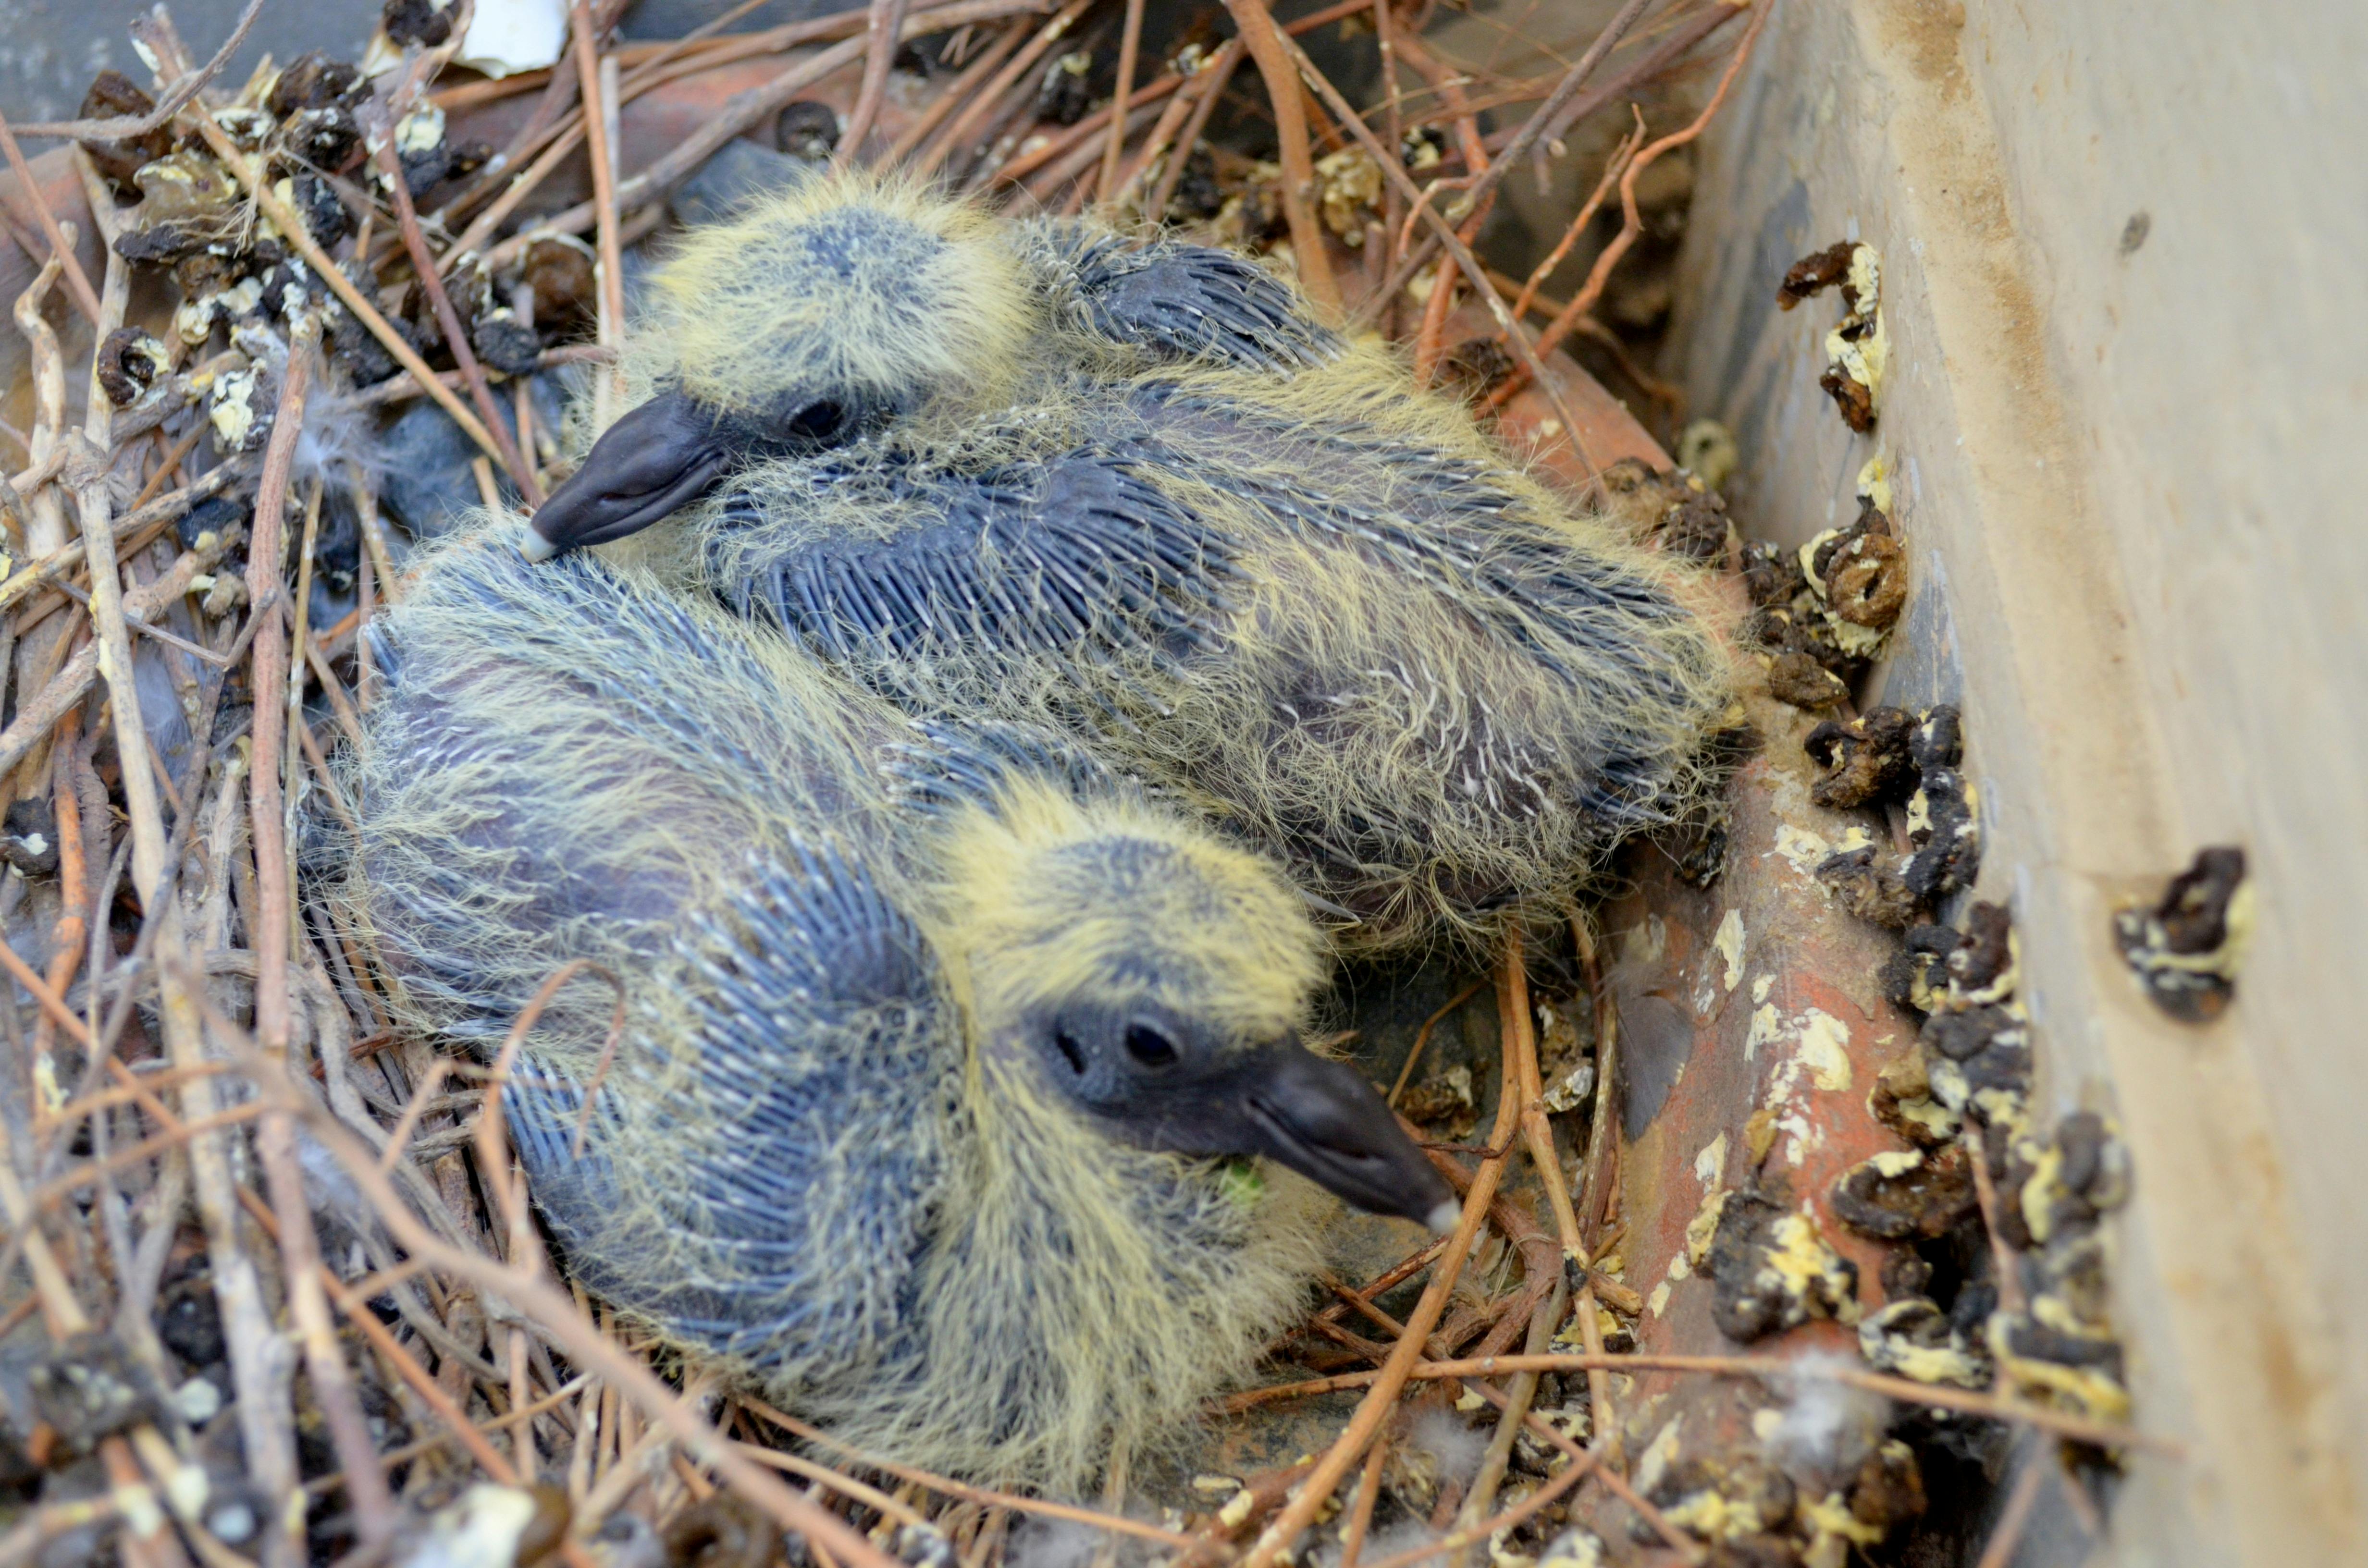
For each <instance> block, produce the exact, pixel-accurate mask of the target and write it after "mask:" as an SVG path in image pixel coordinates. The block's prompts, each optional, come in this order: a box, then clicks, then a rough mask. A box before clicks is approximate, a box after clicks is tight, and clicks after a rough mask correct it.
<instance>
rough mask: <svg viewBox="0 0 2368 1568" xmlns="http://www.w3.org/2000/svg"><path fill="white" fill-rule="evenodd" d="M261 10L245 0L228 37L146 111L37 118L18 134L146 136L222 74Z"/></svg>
mask: <svg viewBox="0 0 2368 1568" xmlns="http://www.w3.org/2000/svg"><path fill="white" fill-rule="evenodd" d="M262 14H263V0H246V6H245V9H244V10H242V11H240V12H239V14H238V22H237V24H236V25H235V26H233V28H231V31H230V37H228V38H226V39H224V40H222V47H221V48H220V49H217V50H216V51H214V56H213V58H212V59H211V60H209V61H207V62H205V63H204V64H203V65H200V66H199V67H198V68H197V69H196V70H194V71H192V72H189V73H188V74H186V75H183V76H181V77H179V78H178V79H176V81H175V82H174V83H173V85H172V86H171V88H170V89H168V90H167V91H166V92H165V95H164V96H163V97H160V98H158V99H157V100H156V107H155V108H152V109H150V110H149V111H148V112H147V113H146V114H124V115H114V116H111V117H109V118H108V119H51V120H36V121H34V122H32V123H30V124H27V125H20V126H18V127H17V134H18V135H20V136H71V137H73V138H74V140H76V141H79V142H129V141H132V140H134V139H136V138H139V137H142V136H145V135H147V134H148V133H149V132H150V131H154V130H155V129H156V128H157V127H159V126H162V125H169V124H171V123H172V121H173V117H174V116H175V115H176V114H178V113H180V112H181V110H182V108H184V107H185V106H186V105H187V104H188V103H189V101H190V100H191V99H193V98H195V97H197V96H198V94H199V92H200V91H201V90H203V88H204V87H205V85H206V84H207V83H208V82H211V81H212V80H213V79H214V78H215V77H216V76H217V75H219V74H221V73H222V67H223V66H224V65H226V64H228V63H229V62H230V57H231V56H232V55H233V54H235V53H237V52H238V46H239V45H240V44H243V43H245V41H246V35H247V33H248V31H249V30H250V29H251V28H254V26H255V18H256V17H259V16H261V15H262Z"/></svg>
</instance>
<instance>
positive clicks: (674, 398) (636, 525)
mask: <svg viewBox="0 0 2368 1568" xmlns="http://www.w3.org/2000/svg"><path fill="white" fill-rule="evenodd" d="M731 457H732V446H731V443H730V440H729V438H728V436H727V433H726V432H725V431H724V429H723V427H722V426H721V423H720V422H719V421H718V420H717V419H716V417H715V415H713V414H712V413H711V412H710V411H708V410H706V409H704V408H701V407H700V405H699V404H698V403H695V402H693V401H692V400H691V399H690V397H689V395H688V394H686V393H684V392H660V393H659V394H658V395H657V396H655V397H654V398H652V399H650V400H649V401H648V402H647V403H643V404H642V405H641V406H640V407H639V408H636V409H634V410H633V411H632V413H630V414H627V415H625V416H624V417H623V418H621V419H620V420H618V421H617V422H616V423H615V424H614V425H611V426H609V428H608V431H607V433H606V434H604V435H602V436H601V437H600V438H599V439H598V441H595V442H594V443H593V444H592V450H591V451H590V452H589V453H587V454H586V457H585V459H584V466H583V467H582V468H579V469H577V470H576V471H575V474H574V475H573V476H572V477H570V478H569V480H568V481H567V483H564V484H563V485H561V486H560V487H559V488H558V489H557V490H555V491H553V492H552V495H551V499H550V500H548V501H545V502H544V503H543V504H542V506H541V509H540V510H538V511H537V512H536V513H535V515H534V521H533V525H532V531H531V532H530V533H529V534H528V536H527V540H526V543H525V544H524V545H523V546H522V547H521V548H522V550H523V551H524V553H525V555H526V557H527V559H528V560H529V561H547V560H549V559H550V558H551V557H552V556H554V555H557V554H560V553H561V552H562V551H569V550H574V549H575V548H576V547H577V546H578V545H586V544H606V543H608V542H609V540H618V539H623V538H624V537H625V536H626V535H628V534H633V533H638V532H640V531H641V530H642V529H643V528H648V527H649V526H650V525H651V524H652V523H655V522H657V521H658V520H659V519H661V518H663V517H666V516H668V515H669V514H671V513H673V512H676V511H678V510H680V509H681V508H682V507H684V506H689V504H690V503H691V502H693V501H696V500H697V499H699V497H700V495H701V494H705V493H706V491H707V490H708V488H709V487H710V486H712V485H713V484H714V483H715V482H716V481H717V480H718V479H720V478H722V477H723V470H724V467H725V465H726V464H727V463H728V462H729V461H730V460H731Z"/></svg>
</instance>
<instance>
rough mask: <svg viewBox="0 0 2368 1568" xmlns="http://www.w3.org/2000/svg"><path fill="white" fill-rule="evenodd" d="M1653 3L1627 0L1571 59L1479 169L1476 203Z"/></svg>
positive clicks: (1535, 140) (1524, 152) (1532, 143)
mask: <svg viewBox="0 0 2368 1568" xmlns="http://www.w3.org/2000/svg"><path fill="white" fill-rule="evenodd" d="M1652 3H1653V0H1627V4H1625V5H1623V6H1621V7H1620V9H1619V10H1617V11H1615V12H1613V13H1612V16H1611V20H1610V21H1608V22H1606V23H1605V24H1604V25H1603V30H1602V31H1601V32H1600V33H1598V34H1596V36H1595V41H1594V42H1593V43H1590V44H1588V46H1587V52H1586V53H1584V54H1582V55H1580V56H1579V57H1578V58H1577V60H1576V61H1574V62H1572V63H1571V67H1570V69H1569V70H1568V71H1566V72H1565V73H1564V74H1563V78H1562V80H1561V81H1560V82H1558V83H1556V84H1555V85H1554V91H1553V92H1551V93H1549V94H1547V95H1546V101H1545V102H1544V103H1543V104H1540V105H1539V106H1538V108H1537V111H1536V112H1535V113H1533V114H1531V116H1530V118H1529V119H1527V120H1526V121H1524V122H1523V124H1522V126H1521V129H1520V131H1518V132H1517V133H1516V134H1515V135H1514V137H1513V139H1512V141H1511V142H1508V143H1506V146H1505V150H1504V151H1503V152H1502V153H1498V154H1497V161H1496V162H1495V163H1494V164H1493V165H1490V166H1489V167H1488V168H1486V170H1482V171H1479V172H1478V175H1479V177H1478V178H1477V179H1475V180H1474V182H1473V185H1472V188H1471V190H1470V191H1469V192H1468V195H1469V197H1470V199H1471V200H1472V201H1473V203H1474V205H1477V204H1478V203H1480V202H1482V201H1485V200H1486V199H1488V193H1489V192H1491V191H1493V190H1495V189H1496V188H1497V182H1498V181H1499V180H1502V179H1503V178H1504V177H1505V172H1506V171H1507V170H1508V169H1510V168H1511V167H1512V166H1513V165H1515V164H1517V163H1519V162H1520V161H1521V159H1522V158H1523V157H1525V156H1527V155H1528V153H1529V151H1530V149H1531V148H1532V147H1535V146H1537V145H1539V143H1540V142H1543V140H1544V137H1545V133H1546V126H1547V125H1548V124H1549V123H1551V122H1552V120H1553V119H1554V116H1556V115H1558V114H1560V113H1561V112H1562V111H1563V108H1565V106H1566V105H1567V104H1568V103H1569V102H1570V100H1571V99H1572V98H1574V97H1577V95H1578V90H1579V88H1581V87H1583V86H1585V85H1587V79H1588V77H1589V76H1592V75H1593V74H1595V68H1596V67H1597V66H1599V65H1600V64H1602V63H1603V57H1604V56H1605V55H1607V54H1610V53H1611V46H1612V45H1614V44H1616V43H1618V42H1619V41H1620V40H1621V38H1622V36H1623V35H1624V34H1625V33H1626V32H1627V31H1628V29H1629V28H1632V27H1634V26H1635V24H1636V18H1637V17H1641V16H1643V15H1644V14H1645V7H1646V6H1650V5H1651V4H1652ZM1762 8H1763V9H1765V6H1763V7H1762Z"/></svg>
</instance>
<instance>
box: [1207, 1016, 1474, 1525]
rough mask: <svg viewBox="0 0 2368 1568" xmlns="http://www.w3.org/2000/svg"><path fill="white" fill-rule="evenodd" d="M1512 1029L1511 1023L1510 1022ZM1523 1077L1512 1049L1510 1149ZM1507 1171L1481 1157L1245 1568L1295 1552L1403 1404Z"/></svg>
mask: <svg viewBox="0 0 2368 1568" xmlns="http://www.w3.org/2000/svg"><path fill="white" fill-rule="evenodd" d="M1505 1027H1507V1028H1510V1027H1511V1025H1510V1023H1509V1022H1508V1023H1507V1024H1506V1026H1505ZM1520 1102H1521V1094H1520V1081H1519V1080H1518V1079H1517V1078H1516V1077H1515V1076H1514V1069H1513V1053H1512V1051H1509V1050H1508V1051H1506V1053H1505V1079H1504V1085H1503V1087H1502V1089H1501V1090H1500V1091H1499V1093H1498V1096H1497V1126H1496V1130H1495V1131H1494V1132H1493V1133H1491V1135H1490V1136H1489V1139H1488V1147H1489V1148H1491V1149H1497V1150H1504V1149H1506V1148H1507V1146H1508V1144H1509V1143H1510V1142H1511V1140H1512V1135H1513V1131H1514V1129H1515V1127H1516V1126H1518V1125H1519V1120H1520ZM1504 1174H1505V1155H1504V1154H1503V1153H1499V1154H1497V1155H1496V1156H1495V1157H1493V1158H1489V1159H1485V1160H1483V1161H1481V1162H1480V1168H1479V1170H1478V1171H1477V1172H1476V1173H1475V1174H1474V1176H1473V1178H1472V1186H1471V1189H1470V1190H1469V1191H1468V1192H1466V1193H1465V1194H1464V1197H1463V1216H1462V1218H1461V1219H1460V1220H1458V1221H1457V1222H1456V1226H1455V1230H1454V1232H1453V1233H1452V1234H1451V1235H1450V1236H1449V1237H1448V1240H1447V1246H1446V1248H1445V1250H1444V1251H1442V1252H1441V1253H1440V1257H1439V1263H1438V1266H1437V1267H1435V1268H1433V1269H1432V1271H1431V1276H1430V1283H1429V1285H1427V1286H1426V1287H1424V1289H1423V1292H1422V1297H1421V1299H1420V1300H1418V1301H1416V1302H1415V1306H1414V1311H1413V1312H1409V1313H1407V1314H1406V1332H1405V1333H1404V1334H1402V1335H1399V1336H1398V1342H1397V1344H1396V1345H1395V1346H1392V1347H1391V1350H1390V1356H1389V1359H1388V1360H1386V1361H1384V1362H1383V1363H1382V1366H1381V1369H1379V1370H1378V1371H1376V1372H1374V1373H1373V1374H1372V1380H1371V1386H1370V1388H1369V1390H1368V1392H1367V1393H1366V1395H1365V1397H1364V1398H1363V1399H1362V1400H1361V1401H1360V1402H1359V1403H1358V1405H1357V1410H1356V1414H1355V1415H1351V1416H1350V1417H1349V1424H1348V1426H1346V1427H1345V1428H1343V1429H1342V1431H1341V1433H1340V1436H1339V1437H1338V1438H1337V1439H1335V1440H1334V1442H1333V1444H1332V1447H1331V1448H1330V1449H1327V1450H1326V1452H1325V1455H1324V1457H1323V1458H1322V1459H1321V1460H1317V1461H1316V1465H1315V1470H1314V1471H1313V1472H1312V1473H1310V1474H1309V1475H1308V1477H1307V1479H1306V1480H1305V1481H1304V1483H1301V1485H1300V1487H1299V1489H1298V1491H1297V1492H1296V1493H1295V1494H1293V1495H1292V1499H1291V1501H1290V1502H1288V1503H1287V1504H1285V1505H1284V1506H1283V1509H1282V1512H1281V1514H1279V1515H1278V1516H1276V1517H1275V1519H1274V1521H1273V1522H1272V1523H1271V1524H1269V1525H1268V1526H1267V1528H1266V1529H1265V1531H1264V1532H1263V1533H1261V1534H1260V1535H1259V1537H1258V1540H1257V1542H1256V1543H1255V1544H1253V1545H1252V1546H1251V1547H1250V1549H1249V1551H1248V1552H1247V1555H1246V1556H1245V1557H1244V1558H1243V1560H1242V1561H1243V1564H1244V1568H1273V1565H1274V1564H1276V1563H1279V1562H1281V1561H1283V1560H1284V1558H1285V1557H1286V1556H1287V1555H1288V1554H1289V1553H1290V1551H1291V1550H1292V1546H1293V1545H1294V1544H1295V1543H1296V1542H1297V1541H1298V1540H1299V1538H1300V1536H1301V1535H1303V1534H1304V1533H1305V1531H1306V1529H1307V1527H1308V1526H1309V1525H1311V1524H1313V1523H1315V1516H1316V1515H1317V1514H1318V1513H1319V1512H1321V1511H1322V1509H1323V1507H1324V1505H1325V1504H1326V1502H1328V1501H1330V1499H1331V1496H1332V1494H1333V1492H1334V1491H1335V1490H1337V1489H1338V1486H1339V1484H1340V1483H1341V1481H1342V1480H1343V1479H1344V1478H1345V1477H1346V1476H1347V1474H1348V1472H1349V1468H1350V1467H1351V1466H1353V1465H1354V1464H1356V1463H1357V1461H1358V1460H1360V1459H1362V1458H1363V1457H1364V1453H1365V1448H1366V1445H1368V1444H1369V1443H1371V1442H1372V1440H1373V1439H1374V1437H1376V1436H1378V1435H1379V1433H1380V1432H1381V1429H1382V1423H1383V1421H1385V1420H1387V1419H1388V1417H1389V1414H1390V1410H1391V1408H1392V1407H1393V1406H1394V1405H1395V1404H1396V1403H1397V1397H1398V1393H1399V1392H1400V1391H1401V1390H1402V1389H1404V1388H1405V1387H1406V1379H1407V1377H1408V1375H1409V1374H1411V1373H1412V1371H1413V1370H1414V1369H1415V1367H1416V1366H1417V1364H1418V1363H1419V1362H1420V1361H1421V1359H1422V1355H1423V1351H1424V1348H1425V1346H1424V1344H1423V1341H1424V1340H1425V1338H1426V1337H1428V1336H1429V1334H1430V1331H1431V1330H1432V1329H1434V1328H1436V1327H1438V1326H1439V1320H1440V1315H1441V1314H1442V1313H1443V1312H1445V1311H1446V1310H1447V1299H1448V1297H1449V1295H1450V1294H1451V1293H1452V1291H1453V1290H1454V1288H1455V1280H1456V1278H1457V1277H1458V1276H1459V1275H1461V1274H1462V1273H1463V1260H1464V1259H1465V1258H1466V1257H1468V1256H1471V1252H1472V1244H1473V1243H1474V1241H1475V1240H1476V1239H1477V1238H1478V1236H1479V1234H1480V1225H1481V1221H1482V1220H1483V1218H1484V1217H1486V1214H1487V1212H1488V1203H1489V1200H1490V1199H1492V1198H1494V1197H1495V1196H1496V1192H1497V1182H1498V1180H1499V1179H1501V1178H1502V1177H1503V1176H1504Z"/></svg>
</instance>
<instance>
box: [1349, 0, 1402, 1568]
mask: <svg viewBox="0 0 2368 1568" xmlns="http://www.w3.org/2000/svg"><path fill="white" fill-rule="evenodd" d="M1383 3H1384V4H1386V3H1387V0H1383ZM1389 1457H1390V1440H1389V1437H1387V1436H1386V1435H1384V1436H1383V1437H1379V1438H1376V1439H1375V1440H1374V1443H1373V1447H1372V1451H1371V1452H1369V1453H1367V1454H1366V1455H1365V1468H1364V1470H1363V1471H1361V1472H1360V1474H1359V1475H1358V1477H1357V1500H1356V1503H1355V1505H1354V1506H1352V1507H1351V1508H1350V1509H1349V1526H1348V1528H1347V1529H1345V1530H1343V1531H1342V1532H1341V1534H1340V1568H1357V1559H1358V1557H1359V1556H1360V1554H1361V1553H1362V1552H1363V1551H1364V1550H1365V1534H1366V1532H1367V1531H1368V1530H1370V1529H1372V1526H1373V1505H1374V1503H1375V1502H1377V1501H1378V1500H1379V1499H1380V1497H1381V1494H1382V1466H1383V1463H1384V1462H1386V1461H1387V1460H1388V1459H1389Z"/></svg>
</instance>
